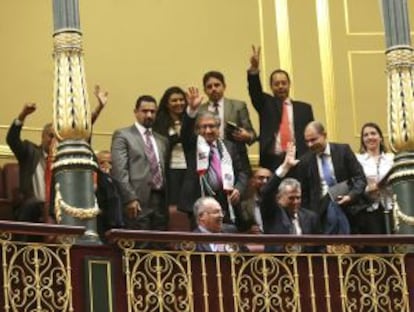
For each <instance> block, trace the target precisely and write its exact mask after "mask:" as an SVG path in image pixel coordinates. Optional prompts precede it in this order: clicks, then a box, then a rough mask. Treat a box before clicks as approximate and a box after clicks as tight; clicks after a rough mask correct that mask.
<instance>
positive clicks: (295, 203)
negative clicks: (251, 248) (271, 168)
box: [261, 144, 321, 252]
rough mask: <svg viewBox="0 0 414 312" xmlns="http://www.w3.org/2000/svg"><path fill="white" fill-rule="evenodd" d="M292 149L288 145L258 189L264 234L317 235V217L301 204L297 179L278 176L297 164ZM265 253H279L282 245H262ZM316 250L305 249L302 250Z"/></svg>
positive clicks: (292, 147) (311, 248) (318, 226)
mask: <svg viewBox="0 0 414 312" xmlns="http://www.w3.org/2000/svg"><path fill="white" fill-rule="evenodd" d="M295 152H296V151H295V147H294V145H293V144H290V145H289V147H288V150H287V154H286V157H285V159H284V162H283V163H282V165H281V166H279V168H278V169H277V170H276V173H275V175H274V176H273V177H272V178H271V179H270V180H269V182H268V183H267V184H265V186H264V187H263V188H262V202H261V211H262V216H263V228H264V233H265V234H292V235H302V234H320V233H321V228H320V223H319V217H318V215H317V214H316V213H315V212H313V211H310V210H308V209H305V208H303V207H306V206H303V205H302V188H301V184H300V183H299V181H298V180H296V179H293V178H285V179H282V177H281V175H283V174H284V173H285V172H287V171H289V170H290V168H292V167H293V166H295V165H296V164H297V160H296V159H295ZM265 250H266V251H269V252H282V251H284V247H282V246H266V247H265ZM315 250H317V248H314V247H306V248H304V251H315Z"/></svg>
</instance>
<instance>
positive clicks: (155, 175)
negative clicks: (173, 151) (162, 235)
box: [111, 95, 168, 231]
mask: <svg viewBox="0 0 414 312" xmlns="http://www.w3.org/2000/svg"><path fill="white" fill-rule="evenodd" d="M134 112H135V117H136V122H135V123H134V124H133V125H132V126H130V127H127V128H123V129H119V130H116V131H115V132H114V134H113V137H112V152H111V154H112V175H113V178H114V179H116V180H117V181H118V182H119V184H120V186H121V192H122V199H123V203H124V205H125V214H126V218H125V225H126V227H127V228H130V229H137V230H160V231H162V230H165V229H166V228H167V224H168V210H167V205H166V200H165V195H166V189H165V186H166V183H165V165H166V161H167V159H168V155H167V151H168V141H167V139H166V138H165V137H163V136H161V135H159V134H158V133H156V132H153V131H152V129H151V127H152V125H153V123H154V120H155V114H156V112H157V103H156V101H155V99H154V98H153V97H152V96H149V95H143V96H140V97H139V98H138V100H137V101H136V105H135V110H134Z"/></svg>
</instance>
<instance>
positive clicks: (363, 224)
mask: <svg viewBox="0 0 414 312" xmlns="http://www.w3.org/2000/svg"><path fill="white" fill-rule="evenodd" d="M356 156H357V159H358V161H359V162H360V164H361V166H362V168H363V169H364V173H365V176H366V177H367V181H368V184H367V187H366V189H365V197H366V199H367V202H368V203H369V205H367V208H366V209H365V210H363V211H361V212H360V213H358V215H357V219H358V220H356V221H357V224H358V225H359V226H358V228H359V233H360V234H383V233H387V232H389V230H387V226H386V222H388V221H387V220H386V217H385V216H386V215H387V214H384V212H389V211H390V210H391V204H392V203H391V194H390V190H389V189H387V188H386V187H385V186H381V185H380V184H379V182H380V181H381V180H382V179H383V178H384V176H385V175H386V174H387V173H388V171H389V170H390V169H391V167H392V165H393V162H394V155H393V154H391V153H387V149H386V147H385V144H384V137H383V135H382V131H381V128H380V127H379V126H378V125H377V124H376V123H373V122H368V123H366V124H364V125H363V126H362V128H361V145H360V154H357V155H356Z"/></svg>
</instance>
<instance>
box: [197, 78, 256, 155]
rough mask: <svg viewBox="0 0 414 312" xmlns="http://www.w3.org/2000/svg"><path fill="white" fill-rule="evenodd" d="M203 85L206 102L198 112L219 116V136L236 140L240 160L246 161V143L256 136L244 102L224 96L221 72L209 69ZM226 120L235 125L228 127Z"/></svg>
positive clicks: (224, 86) (223, 82) (253, 140)
mask: <svg viewBox="0 0 414 312" xmlns="http://www.w3.org/2000/svg"><path fill="white" fill-rule="evenodd" d="M203 86H204V92H205V94H206V95H207V97H208V102H206V103H204V104H202V105H201V106H200V112H203V111H210V112H213V113H215V114H217V115H218V116H219V117H220V121H221V123H220V128H219V130H220V138H225V139H227V140H231V141H234V142H236V143H237V145H238V147H239V149H240V153H241V155H242V160H243V161H246V162H248V154H247V148H246V144H248V145H251V144H252V143H253V142H255V141H256V139H257V136H256V132H255V131H254V129H253V126H252V123H251V121H250V116H249V111H248V110H247V105H246V103H245V102H242V101H239V100H235V99H229V98H226V97H225V96H224V92H225V90H226V82H225V80H224V75H223V74H222V73H221V72H218V71H209V72H207V73H205V74H204V76H203ZM228 122H230V123H232V124H234V125H235V126H237V127H230V126H229V125H228V124H227V123H228Z"/></svg>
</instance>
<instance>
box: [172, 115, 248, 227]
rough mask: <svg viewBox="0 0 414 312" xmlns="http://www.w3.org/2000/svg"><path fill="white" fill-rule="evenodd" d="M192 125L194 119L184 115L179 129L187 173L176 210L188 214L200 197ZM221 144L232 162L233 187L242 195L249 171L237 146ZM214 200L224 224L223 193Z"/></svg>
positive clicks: (225, 206)
mask: <svg viewBox="0 0 414 312" xmlns="http://www.w3.org/2000/svg"><path fill="white" fill-rule="evenodd" d="M194 125H195V119H194V118H190V117H189V116H188V115H187V114H185V115H184V118H183V124H182V129H181V137H182V140H183V147H184V152H185V157H186V161H187V172H186V174H185V177H184V183H183V187H182V188H181V196H180V198H179V202H178V209H179V210H181V211H184V212H187V213H190V214H191V213H192V211H193V204H194V202H195V201H196V200H197V199H198V198H200V197H201V188H200V180H199V176H198V173H197V157H196V150H197V136H196V134H195V132H194ZM223 142H224V145H225V147H226V149H227V151H228V153H229V154H230V157H231V159H232V161H233V171H234V178H235V181H234V183H235V184H234V187H235V188H236V189H238V190H239V192H240V194H241V195H242V194H243V193H244V191H245V190H246V187H247V183H248V179H249V174H248V172H249V169H248V168H246V165H245V163H244V162H242V161H241V160H240V155H239V152H238V148H237V146H236V145H235V144H234V143H233V142H231V141H228V140H223ZM249 166H250V164H249ZM215 198H216V199H217V200H218V202H219V203H220V205H221V207H222V208H223V212H224V214H225V216H224V220H225V222H226V223H228V222H229V215H228V207H227V200H226V196H225V194H224V192H217V195H216V196H215ZM234 210H235V212H236V213H237V210H238V209H237V207H234Z"/></svg>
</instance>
